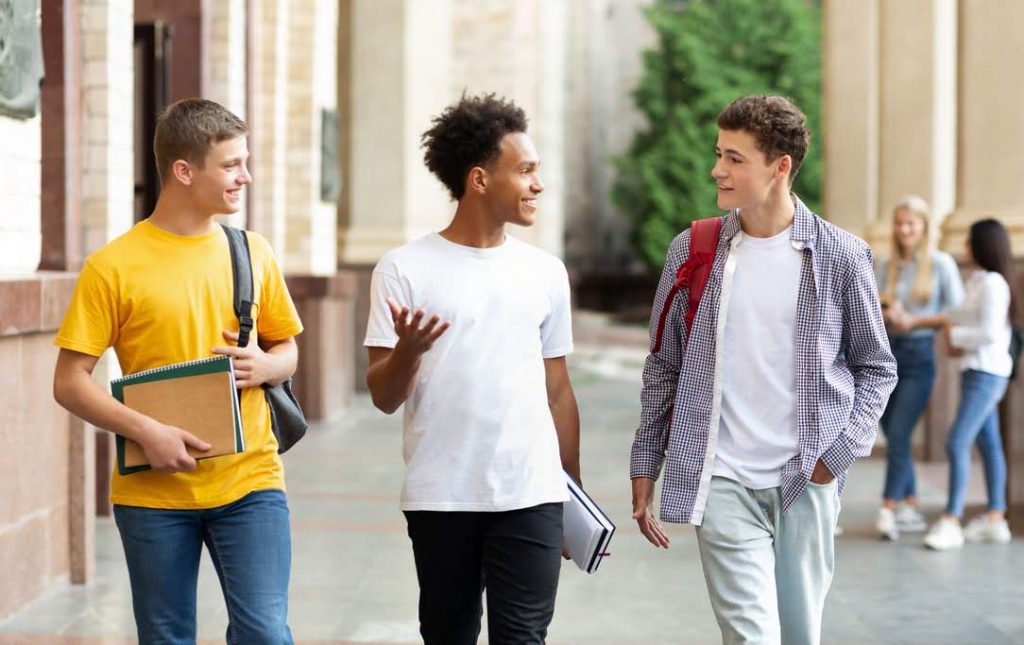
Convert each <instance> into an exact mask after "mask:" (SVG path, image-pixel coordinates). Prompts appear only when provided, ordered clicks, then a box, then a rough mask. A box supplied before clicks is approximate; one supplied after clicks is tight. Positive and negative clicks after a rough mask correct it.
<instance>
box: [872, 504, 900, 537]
mask: <svg viewBox="0 0 1024 645" xmlns="http://www.w3.org/2000/svg"><path fill="white" fill-rule="evenodd" d="M875 528H876V529H878V533H879V535H881V536H882V539H883V540H890V541H892V542H895V541H896V540H898V539H900V529H899V527H898V526H897V524H896V513H893V511H892V509H891V508H886V507H884V506H883V507H882V508H880V509H878V516H877V518H876V519H875Z"/></svg>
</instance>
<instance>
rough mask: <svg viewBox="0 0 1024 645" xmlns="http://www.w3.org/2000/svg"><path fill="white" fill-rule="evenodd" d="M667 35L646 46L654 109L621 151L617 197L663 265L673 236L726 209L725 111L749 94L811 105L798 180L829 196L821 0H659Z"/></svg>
mask: <svg viewBox="0 0 1024 645" xmlns="http://www.w3.org/2000/svg"><path fill="white" fill-rule="evenodd" d="M646 14H647V18H648V20H649V21H650V23H651V24H652V25H653V27H654V29H655V31H656V33H657V37H658V40H657V45H656V47H655V48H654V49H651V50H648V51H646V52H644V54H643V57H644V73H643V75H642V77H641V80H640V84H639V86H638V87H637V89H636V91H635V92H634V99H635V100H636V103H637V105H638V107H639V109H640V110H641V112H642V113H643V114H644V115H645V116H646V118H647V127H646V129H644V130H641V131H640V132H639V133H638V134H637V135H636V138H635V139H634V141H633V144H632V146H631V148H630V150H629V151H628V152H627V153H626V154H625V155H623V156H622V157H620V158H618V159H616V160H615V162H616V166H617V167H618V178H617V180H616V183H615V185H614V186H613V189H612V200H613V202H614V203H615V205H616V206H618V207H619V208H620V209H621V210H622V211H623V212H625V213H626V214H627V215H628V216H629V217H630V218H631V219H632V221H633V235H634V243H635V245H636V249H637V251H638V253H639V255H640V257H641V258H642V259H643V260H644V262H645V263H646V264H647V265H648V266H649V267H651V269H652V270H655V271H660V270H661V265H662V263H663V262H664V259H665V250H666V249H667V248H668V245H669V243H670V242H671V241H672V238H673V237H675V236H676V235H677V234H678V233H679V231H681V230H683V229H684V228H686V227H687V226H688V225H689V223H690V222H691V221H693V220H695V219H700V218H703V217H709V216H711V215H713V214H714V211H715V209H716V206H715V199H716V190H715V183H714V181H713V180H712V179H711V176H710V173H711V168H712V166H713V165H714V162H715V155H714V150H715V142H716V139H717V136H718V128H717V126H716V125H715V120H716V119H717V117H718V114H719V112H721V110H722V109H723V108H724V107H725V106H726V105H728V104H729V102H730V101H732V100H733V99H735V98H737V97H739V96H742V95H745V94H780V95H783V96H787V97H789V98H791V99H792V100H793V101H794V102H795V103H796V104H797V105H798V106H799V107H800V108H801V109H802V110H803V111H804V112H805V113H806V114H807V118H808V122H809V126H810V129H811V135H812V140H811V149H810V151H809V152H808V155H807V158H806V159H805V160H804V164H803V166H802V167H801V170H800V173H799V175H797V179H796V185H795V187H794V190H795V192H796V193H797V194H799V195H800V197H801V199H803V200H804V202H805V203H806V204H807V205H808V206H809V207H810V208H811V209H813V210H815V211H816V212H818V211H819V206H820V202H821V145H820V141H821V139H820V136H819V133H820V132H821V129H820V125H821V18H820V7H819V6H818V2H817V1H815V0H688V1H681V0H674V1H673V0H656V1H655V3H654V4H653V5H651V6H650V7H648V8H647V9H646Z"/></svg>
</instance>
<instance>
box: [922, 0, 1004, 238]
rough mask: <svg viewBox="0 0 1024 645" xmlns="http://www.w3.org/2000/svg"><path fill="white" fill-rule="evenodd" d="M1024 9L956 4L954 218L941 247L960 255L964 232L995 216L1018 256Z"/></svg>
mask: <svg viewBox="0 0 1024 645" xmlns="http://www.w3.org/2000/svg"><path fill="white" fill-rule="evenodd" d="M1022 31H1024V3H1021V2H1017V1H1016V0H962V1H961V4H960V90H959V102H960V120H959V123H960V128H959V140H958V151H959V154H958V163H957V166H958V171H959V172H958V173H957V203H956V212H955V213H954V215H953V217H952V218H950V220H948V221H947V222H946V225H945V227H944V229H945V235H944V236H943V241H942V246H943V248H944V249H946V250H948V251H949V252H951V253H954V254H957V255H960V254H961V253H962V249H963V244H964V239H965V238H966V235H967V229H968V227H969V226H970V225H971V223H972V222H973V221H975V220H977V219H979V218H982V217H998V218H1000V219H1001V220H1002V221H1003V223H1004V224H1006V226H1007V227H1008V228H1009V229H1010V234H1011V237H1012V240H1013V247H1014V253H1015V255H1018V256H1021V255H1024V181H1022V178H1024V157H1021V154H1020V145H1021V142H1022V141H1024V119H1022V118H1021V114H1024V83H1021V82H1020V78H1021V70H1020V66H1021V63H1020V61H1021V60H1024V39H1022V38H1021V37H1020V34H1021V33H1022Z"/></svg>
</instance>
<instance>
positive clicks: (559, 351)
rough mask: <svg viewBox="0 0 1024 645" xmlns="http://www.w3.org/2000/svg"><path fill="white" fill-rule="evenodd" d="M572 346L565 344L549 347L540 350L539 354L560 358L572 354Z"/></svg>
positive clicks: (545, 356)
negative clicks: (553, 347)
mask: <svg viewBox="0 0 1024 645" xmlns="http://www.w3.org/2000/svg"><path fill="white" fill-rule="evenodd" d="M572 350H573V346H572V345H565V346H563V347H556V348H555V349H549V350H545V351H543V352H541V356H543V357H544V358H560V357H562V356H568V355H569V354H572Z"/></svg>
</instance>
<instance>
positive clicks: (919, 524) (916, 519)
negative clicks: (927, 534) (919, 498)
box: [896, 504, 928, 533]
mask: <svg viewBox="0 0 1024 645" xmlns="http://www.w3.org/2000/svg"><path fill="white" fill-rule="evenodd" d="M896 527H897V528H899V530H900V532H902V533H923V532H924V531H925V529H927V528H928V522H926V521H925V519H924V515H921V511H919V510H917V509H916V508H914V507H913V506H908V505H907V504H902V505H901V506H900V509H899V510H898V511H896Z"/></svg>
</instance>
